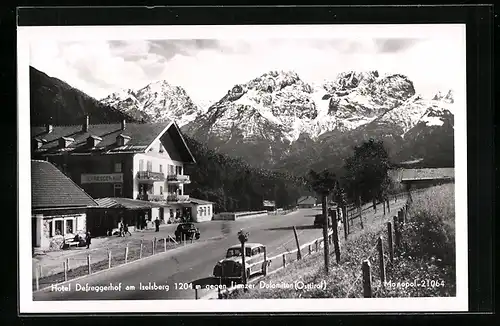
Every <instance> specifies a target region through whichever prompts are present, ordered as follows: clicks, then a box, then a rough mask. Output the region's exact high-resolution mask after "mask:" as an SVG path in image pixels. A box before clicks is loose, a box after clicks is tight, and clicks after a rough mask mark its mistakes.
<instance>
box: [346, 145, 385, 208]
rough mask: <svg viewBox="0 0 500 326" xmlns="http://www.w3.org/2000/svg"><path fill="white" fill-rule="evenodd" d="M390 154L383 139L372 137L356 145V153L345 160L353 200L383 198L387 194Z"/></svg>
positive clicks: (347, 180)
mask: <svg viewBox="0 0 500 326" xmlns="http://www.w3.org/2000/svg"><path fill="white" fill-rule="evenodd" d="M389 167H390V163H389V155H388V154H387V151H386V149H385V148H384V145H383V141H375V140H373V139H370V140H369V141H367V142H364V143H363V144H361V145H359V146H356V147H354V154H353V155H352V156H351V157H348V158H347V159H346V160H345V165H344V169H345V172H346V176H345V180H346V182H347V186H348V192H349V195H350V197H351V199H352V200H356V199H357V198H358V197H361V198H363V199H364V200H368V199H381V198H383V197H384V196H385V195H386V194H387V190H388V188H389V184H390V180H389V177H388V174H387V172H388V170H389Z"/></svg>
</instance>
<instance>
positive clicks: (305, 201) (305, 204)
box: [297, 196, 316, 208]
mask: <svg viewBox="0 0 500 326" xmlns="http://www.w3.org/2000/svg"><path fill="white" fill-rule="evenodd" d="M297 206H299V208H313V207H314V206H316V197H313V196H302V197H300V198H299V199H298V200H297Z"/></svg>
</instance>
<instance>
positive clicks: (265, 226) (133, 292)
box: [33, 209, 322, 301]
mask: <svg viewBox="0 0 500 326" xmlns="http://www.w3.org/2000/svg"><path fill="white" fill-rule="evenodd" d="M318 213H319V211H318V209H301V210H298V211H296V212H292V213H290V214H288V215H284V216H281V215H277V216H273V215H270V216H264V217H257V218H248V219H243V220H239V221H211V222H206V223H200V224H199V227H200V230H201V233H202V237H203V238H204V239H206V240H203V241H199V242H196V243H194V244H191V245H187V246H185V247H181V248H178V249H175V250H171V251H167V252H166V253H161V254H158V255H155V256H153V257H150V258H147V259H144V260H142V261H137V262H133V263H130V264H128V265H125V266H122V267H117V268H114V269H111V270H109V271H105V272H101V273H97V274H95V275H89V276H87V277H84V278H81V279H79V280H76V281H70V282H67V283H65V284H64V286H65V289H66V290H67V291H60V290H62V289H63V288H62V287H61V286H59V287H57V288H56V287H53V288H49V289H46V290H42V291H39V292H35V293H34V295H33V300H35V301H55V300H56V301H57V300H64V301H68V300H116V299H119V300H155V299H195V290H194V286H192V284H193V283H194V282H196V283H197V284H203V285H204V284H210V283H212V282H213V280H212V279H211V274H212V270H213V267H214V265H215V263H216V262H217V261H218V260H219V259H221V258H222V257H223V256H224V254H225V251H226V249H227V248H228V247H229V246H231V245H234V244H237V243H238V240H237V232H238V231H239V230H240V229H242V228H243V229H245V230H246V231H247V232H249V236H250V237H249V241H251V242H260V243H263V244H265V245H266V246H267V251H268V257H271V256H274V255H276V254H279V253H282V252H285V251H287V250H293V249H295V248H296V244H295V238H294V235H293V226H296V229H297V233H298V236H299V241H300V244H304V243H306V242H309V241H312V240H313V239H316V238H318V237H321V236H322V230H321V229H315V228H313V227H312V223H313V220H314V217H313V216H314V214H318ZM276 267H277V266H276V263H273V265H272V266H271V269H273V268H276ZM110 285H111V286H110ZM154 285H156V288H155V287H154ZM132 286H133V287H134V289H132ZM92 287H93V288H92ZM104 287H107V288H104ZM167 288H168V290H167ZM82 289H85V291H83V290H82ZM87 289H88V291H87ZM96 289H103V290H104V291H101V292H97V291H96ZM204 293H207V291H201V290H200V291H198V297H201V296H202V295H203V294H204Z"/></svg>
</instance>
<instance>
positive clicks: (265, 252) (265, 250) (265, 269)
mask: <svg viewBox="0 0 500 326" xmlns="http://www.w3.org/2000/svg"><path fill="white" fill-rule="evenodd" d="M262 273H263V274H264V276H266V275H267V249H266V247H264V268H263V270H262Z"/></svg>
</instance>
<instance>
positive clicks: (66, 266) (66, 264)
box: [63, 261, 68, 281]
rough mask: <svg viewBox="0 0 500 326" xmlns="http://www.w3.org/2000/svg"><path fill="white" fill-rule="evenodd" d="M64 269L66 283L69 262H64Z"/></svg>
mask: <svg viewBox="0 0 500 326" xmlns="http://www.w3.org/2000/svg"><path fill="white" fill-rule="evenodd" d="M63 268H64V281H67V280H68V262H67V261H63Z"/></svg>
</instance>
